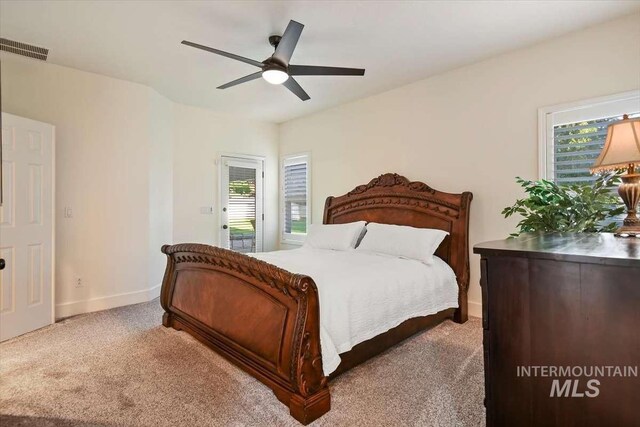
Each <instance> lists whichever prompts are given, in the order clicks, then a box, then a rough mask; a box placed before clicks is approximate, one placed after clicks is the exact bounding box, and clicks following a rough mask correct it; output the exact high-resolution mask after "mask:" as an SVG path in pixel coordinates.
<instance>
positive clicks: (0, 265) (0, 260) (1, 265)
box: [0, 258, 5, 270]
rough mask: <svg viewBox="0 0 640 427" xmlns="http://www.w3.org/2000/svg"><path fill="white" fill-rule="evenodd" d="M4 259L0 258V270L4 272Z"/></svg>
mask: <svg viewBox="0 0 640 427" xmlns="http://www.w3.org/2000/svg"><path fill="white" fill-rule="evenodd" d="M4 265H5V263H4V259H2V258H0V270H4Z"/></svg>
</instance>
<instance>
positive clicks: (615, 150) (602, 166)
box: [591, 115, 640, 173]
mask: <svg viewBox="0 0 640 427" xmlns="http://www.w3.org/2000/svg"><path fill="white" fill-rule="evenodd" d="M630 164H631V165H636V166H637V165H640V118H636V119H629V118H628V116H626V115H625V116H624V118H623V119H622V120H621V121H619V122H616V123H612V124H610V125H609V127H608V128H607V140H606V142H605V144H604V147H603V148H602V152H601V153H600V155H599V156H598V158H597V159H596V162H595V163H594V164H593V166H592V167H591V173H595V172H603V171H607V170H614V169H623V168H626V167H627V166H629V165H630Z"/></svg>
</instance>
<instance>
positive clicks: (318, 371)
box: [289, 276, 331, 425]
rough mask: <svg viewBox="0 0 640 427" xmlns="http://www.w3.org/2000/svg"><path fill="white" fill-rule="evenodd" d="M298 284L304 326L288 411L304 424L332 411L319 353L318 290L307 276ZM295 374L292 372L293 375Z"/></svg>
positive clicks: (297, 348)
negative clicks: (294, 387)
mask: <svg viewBox="0 0 640 427" xmlns="http://www.w3.org/2000/svg"><path fill="white" fill-rule="evenodd" d="M303 277H304V278H303V279H302V280H301V281H300V282H299V285H298V286H297V288H298V289H299V290H300V293H301V298H300V309H301V310H305V312H304V313H299V314H298V316H299V318H301V319H305V320H304V323H303V324H302V323H299V324H298V327H299V330H297V331H296V336H297V339H296V342H297V343H299V344H296V346H295V348H294V357H295V359H294V360H297V365H296V367H297V370H296V373H295V375H292V377H293V378H295V380H296V389H297V392H298V393H296V394H294V395H292V396H291V400H290V401H289V412H290V413H291V416H293V417H294V418H295V419H296V420H298V421H300V422H301V423H302V424H304V425H307V424H308V423H310V422H312V421H314V420H315V419H317V418H319V417H320V416H322V415H323V414H325V413H326V412H328V411H329V410H330V409H331V397H330V395H329V386H328V384H327V377H325V376H324V371H323V369H322V353H321V351H320V304H319V299H318V289H317V288H316V286H315V283H314V282H313V280H311V279H310V278H309V277H307V276H303ZM292 374H293V373H292Z"/></svg>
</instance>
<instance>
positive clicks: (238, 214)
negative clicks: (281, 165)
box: [220, 156, 264, 253]
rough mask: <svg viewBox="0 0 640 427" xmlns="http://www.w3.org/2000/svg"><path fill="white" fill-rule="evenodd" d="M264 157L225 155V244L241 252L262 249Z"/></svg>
mask: <svg viewBox="0 0 640 427" xmlns="http://www.w3.org/2000/svg"><path fill="white" fill-rule="evenodd" d="M262 181H263V161H262V160H256V159H247V158H237V157H226V156H225V157H222V180H221V187H222V188H221V190H222V191H221V204H220V205H221V207H222V215H221V219H222V221H221V222H222V230H221V236H222V238H221V243H222V245H223V247H225V248H227V249H231V250H234V251H238V252H242V253H251V252H261V251H262V228H263V221H264V216H263V212H262V210H263V199H262V192H263V188H262Z"/></svg>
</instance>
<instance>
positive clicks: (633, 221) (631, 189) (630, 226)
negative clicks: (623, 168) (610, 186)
mask: <svg viewBox="0 0 640 427" xmlns="http://www.w3.org/2000/svg"><path fill="white" fill-rule="evenodd" d="M631 170H632V169H631ZM621 179H622V184H620V187H618V194H619V195H620V197H621V198H622V200H623V201H624V204H625V206H626V207H627V217H626V218H625V219H624V221H623V223H622V224H623V225H622V227H620V228H618V229H617V230H616V232H615V236H618V237H640V218H638V215H637V212H638V211H637V210H636V207H637V206H638V202H640V174H637V173H627V174H626V175H622V177H621Z"/></svg>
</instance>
